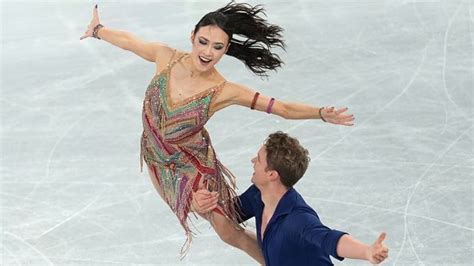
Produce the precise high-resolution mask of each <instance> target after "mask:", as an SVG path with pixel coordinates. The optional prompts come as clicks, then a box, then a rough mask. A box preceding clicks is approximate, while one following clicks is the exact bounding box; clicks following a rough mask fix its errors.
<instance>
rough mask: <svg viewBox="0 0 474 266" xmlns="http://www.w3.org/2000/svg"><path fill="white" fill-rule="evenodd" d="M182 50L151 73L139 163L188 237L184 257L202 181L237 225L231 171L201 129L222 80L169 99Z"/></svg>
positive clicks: (143, 115)
mask: <svg viewBox="0 0 474 266" xmlns="http://www.w3.org/2000/svg"><path fill="white" fill-rule="evenodd" d="M184 56H186V54H183V55H181V56H180V57H179V58H178V59H176V60H174V61H170V63H169V64H168V66H167V68H166V69H164V70H163V71H162V72H161V73H160V74H158V75H156V76H155V77H153V79H152V80H151V83H150V85H149V86H148V88H147V90H146V94H145V99H144V101H143V113H142V119H143V134H142V139H141V162H143V160H144V161H145V162H146V164H147V166H148V170H149V173H150V175H151V178H153V179H155V180H156V181H157V182H156V183H158V190H159V191H158V192H159V193H160V195H161V196H162V197H163V198H164V200H165V201H166V203H167V204H168V205H169V206H170V208H171V210H172V211H173V212H174V213H175V214H176V216H177V217H178V219H179V222H180V223H181V225H182V227H183V228H184V230H185V232H186V235H187V241H186V243H185V245H184V246H183V249H182V250H181V254H182V255H184V254H185V253H186V251H187V249H188V248H189V246H190V244H191V240H192V235H193V234H192V231H191V229H190V227H189V224H188V214H189V211H190V207H191V199H192V192H193V190H194V191H195V190H197V189H198V186H199V183H200V182H201V181H203V182H204V184H206V186H207V188H208V189H209V190H211V191H217V192H219V195H220V199H219V202H220V205H219V210H218V212H220V213H221V214H223V215H225V216H227V217H228V218H229V219H231V220H232V221H233V222H235V223H236V224H237V212H236V210H235V208H234V204H233V202H232V199H233V198H234V197H235V196H236V195H235V191H234V189H235V182H234V177H233V175H232V174H231V173H230V172H229V171H228V170H227V169H226V168H225V167H224V166H223V165H222V164H221V163H220V161H219V160H217V158H216V155H215V152H214V148H213V147H212V145H211V139H210V138H209V135H208V133H207V131H206V129H205V128H204V125H205V124H206V122H207V121H208V119H209V118H210V115H212V114H210V113H209V109H210V106H211V104H212V103H213V100H214V99H215V97H216V96H217V95H218V94H219V93H220V91H221V90H222V88H223V86H224V84H225V82H223V83H221V84H219V85H217V86H214V87H211V88H209V89H207V90H205V91H203V92H201V93H199V94H197V95H195V96H194V97H192V98H188V99H186V100H184V101H181V102H177V103H173V102H172V100H171V99H170V93H169V91H168V90H169V79H170V72H171V69H172V67H173V66H174V65H175V63H177V62H179V61H180V60H181V59H182V58H183V57H184Z"/></svg>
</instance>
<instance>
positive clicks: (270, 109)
mask: <svg viewBox="0 0 474 266" xmlns="http://www.w3.org/2000/svg"><path fill="white" fill-rule="evenodd" d="M274 102H275V98H271V99H270V102H268V106H267V113H269V114H271V113H272V107H273V103H274Z"/></svg>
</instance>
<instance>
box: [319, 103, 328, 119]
mask: <svg viewBox="0 0 474 266" xmlns="http://www.w3.org/2000/svg"><path fill="white" fill-rule="evenodd" d="M323 109H324V107H321V108H319V111H318V113H319V117H320V118H321V120H323V121H324V122H327V121H326V119H324V117H323V114H322V113H321V112H322V111H323Z"/></svg>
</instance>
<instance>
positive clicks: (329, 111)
mask: <svg viewBox="0 0 474 266" xmlns="http://www.w3.org/2000/svg"><path fill="white" fill-rule="evenodd" d="M346 111H347V107H344V108H342V109H336V108H334V107H324V108H322V109H321V111H320V114H321V119H322V120H323V121H325V122H328V123H331V124H336V125H343V126H352V125H354V115H350V114H345V112H346Z"/></svg>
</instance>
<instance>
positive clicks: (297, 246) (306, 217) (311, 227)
mask: <svg viewBox="0 0 474 266" xmlns="http://www.w3.org/2000/svg"><path fill="white" fill-rule="evenodd" d="M239 199H240V202H241V206H240V209H241V218H242V221H246V220H248V219H250V218H252V217H255V223H256V227H257V239H258V244H259V245H260V248H261V249H262V251H263V256H264V257H265V264H266V265H267V266H278V265H291V266H294V265H298V266H304V265H333V264H332V262H331V259H330V258H329V256H333V257H334V258H336V259H338V260H343V259H344V258H342V257H339V256H338V255H337V242H338V241H339V239H340V238H341V237H342V236H343V235H344V234H346V233H344V232H341V231H337V230H332V229H330V228H328V227H326V226H325V225H323V224H322V223H321V221H320V220H319V217H318V215H317V214H316V212H315V211H314V210H313V209H312V208H311V207H310V206H309V205H307V204H306V202H305V201H304V200H303V197H301V195H300V194H299V193H298V192H297V191H296V190H295V189H294V188H290V189H289V190H288V191H287V192H286V193H285V195H284V196H283V197H282V198H281V199H280V201H279V202H278V205H277V207H276V210H275V213H274V214H273V216H272V218H271V219H270V221H269V222H268V225H267V227H266V229H265V232H264V237H263V239H262V237H261V236H262V234H261V227H262V214H263V208H264V204H263V202H262V199H261V194H260V190H258V188H257V187H256V186H255V185H252V186H251V187H250V188H248V189H247V191H245V192H244V193H243V194H242V195H240V196H239Z"/></svg>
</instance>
